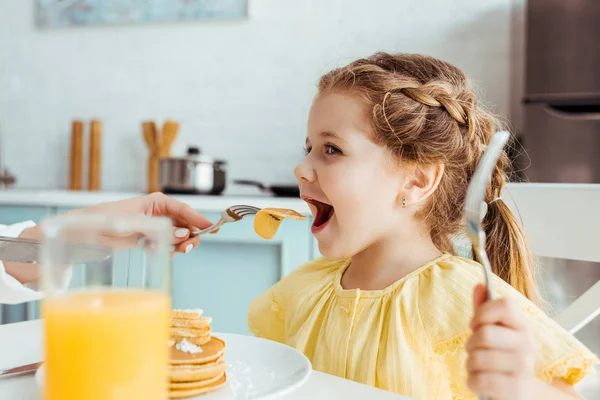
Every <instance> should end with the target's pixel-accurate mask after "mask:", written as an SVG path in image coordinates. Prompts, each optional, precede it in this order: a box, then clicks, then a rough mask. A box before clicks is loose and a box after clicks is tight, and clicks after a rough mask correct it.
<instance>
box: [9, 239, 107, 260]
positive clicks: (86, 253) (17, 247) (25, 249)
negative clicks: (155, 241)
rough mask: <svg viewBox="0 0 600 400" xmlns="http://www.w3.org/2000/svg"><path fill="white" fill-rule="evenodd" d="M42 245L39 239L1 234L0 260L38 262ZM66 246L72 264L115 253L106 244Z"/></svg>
mask: <svg viewBox="0 0 600 400" xmlns="http://www.w3.org/2000/svg"><path fill="white" fill-rule="evenodd" d="M42 246H43V242H42V241H39V240H33V239H23V238H10V237H5V236H0V260H2V261H12V262H22V263H33V264H37V263H39V262H40V257H41V256H40V251H41V248H42ZM65 248H66V250H65V255H64V256H65V258H67V259H68V262H69V263H71V264H82V263H86V262H91V261H102V260H106V259H108V258H109V257H110V256H111V255H112V254H113V250H112V249H111V248H110V247H105V246H97V245H88V244H78V243H70V244H69V245H68V246H66V247H65Z"/></svg>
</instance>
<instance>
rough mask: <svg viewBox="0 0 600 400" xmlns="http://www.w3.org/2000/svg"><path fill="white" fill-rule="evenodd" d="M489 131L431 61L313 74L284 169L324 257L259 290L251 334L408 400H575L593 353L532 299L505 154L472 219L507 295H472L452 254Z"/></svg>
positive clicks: (469, 267)
mask: <svg viewBox="0 0 600 400" xmlns="http://www.w3.org/2000/svg"><path fill="white" fill-rule="evenodd" d="M497 129H498V124H497V123H496V121H495V120H494V118H493V117H492V116H491V115H490V114H488V113H487V112H485V111H484V110H483V109H482V108H481V106H480V105H479V104H478V103H477V101H476V99H475V95H474V93H473V91H472V90H471V89H470V88H469V87H468V84H467V79H466V78H465V76H464V74H463V73H462V72H461V71H460V70H459V69H458V68H456V67H454V66H452V65H450V64H448V63H445V62H443V61H439V60H436V59H434V58H431V57H426V56H421V55H413V54H396V55H390V54H385V53H378V54H375V55H373V56H372V57H369V58H366V59H361V60H358V61H355V62H353V63H351V64H350V65H348V66H346V67H344V68H339V69H336V70H334V71H332V72H330V73H328V74H326V75H325V76H323V77H322V78H321V81H320V84H319V93H318V95H317V97H316V99H315V100H314V103H313V105H312V108H311V111H310V115H309V119H308V136H307V138H306V158H305V159H304V161H303V162H302V163H301V164H300V165H298V166H297V168H296V171H295V172H296V177H297V178H298V181H299V184H300V190H301V194H302V198H303V199H304V200H305V201H306V202H307V203H308V204H309V205H310V207H311V209H312V211H313V214H314V216H315V220H314V224H313V226H312V232H313V234H314V235H315V236H316V238H317V240H318V242H319V250H320V252H321V253H322V254H323V255H324V256H325V258H320V259H317V260H314V261H312V262H309V263H308V264H307V265H305V266H303V267H301V268H299V269H297V270H296V271H294V272H293V273H291V274H290V275H288V276H287V277H285V278H284V279H282V280H281V281H280V282H279V283H277V284H276V285H275V286H274V287H272V288H271V289H270V290H269V291H267V292H266V293H264V294H263V295H262V296H260V297H259V298H257V299H256V300H255V301H254V302H253V303H252V305H251V307H250V312H249V326H250V329H251V330H252V331H253V332H254V333H255V334H256V335H257V336H261V337H264V338H267V339H271V340H275V341H278V342H282V343H285V344H288V345H290V346H293V347H295V348H296V349H298V350H300V351H302V352H303V353H304V354H305V355H306V356H307V357H308V358H309V359H310V360H311V361H312V364H313V367H314V368H315V369H316V370H319V371H323V372H326V373H329V374H334V375H337V376H340V377H344V378H348V379H352V380H355V381H358V382H362V383H366V384H370V385H374V386H377V387H379V388H382V389H387V390H391V391H394V392H397V393H401V394H404V395H407V396H412V397H414V398H416V399H427V400H429V399H471V398H476V395H475V394H474V393H479V394H481V395H487V396H489V397H490V398H491V399H510V400H518V399H534V398H535V399H567V398H573V397H575V398H577V395H576V393H575V391H574V390H573V388H572V385H574V384H575V383H577V382H578V381H579V380H581V379H582V378H583V377H584V376H585V375H586V374H588V373H589V372H590V371H591V366H592V364H595V363H597V362H598V359H597V358H596V357H595V356H594V355H593V354H592V353H591V352H589V351H588V350H587V349H586V348H585V347H584V346H583V345H582V344H581V343H580V342H578V341H577V340H576V339H575V338H573V337H572V336H571V335H569V334H568V333H567V332H565V331H564V330H563V329H561V328H560V327H559V326H558V325H557V324H556V323H554V322H553V321H552V320H551V319H550V318H549V317H548V316H546V315H545V314H544V313H543V312H542V311H540V310H539V309H538V308H536V306H534V302H535V301H537V300H538V297H539V296H538V291H537V289H536V286H535V282H534V279H533V274H532V271H531V268H532V266H533V264H532V261H531V257H530V251H529V249H528V248H527V246H526V242H525V238H524V235H523V231H522V229H521V227H520V226H519V224H518V223H517V221H516V219H515V217H514V216H513V215H512V214H511V211H510V210H509V208H508V207H507V206H506V205H505V204H504V203H503V201H502V200H501V199H500V195H501V193H502V189H503V185H504V183H505V181H506V173H505V170H506V169H507V167H508V164H509V160H508V158H507V156H506V155H503V156H502V158H501V159H500V161H499V163H498V166H497V168H496V169H495V171H494V175H493V178H492V182H491V185H490V187H489V189H488V193H487V195H486V201H487V203H488V209H487V214H486V216H485V219H484V225H485V230H486V234H487V236H488V240H489V241H488V244H487V251H488V254H489V256H490V259H491V263H492V265H493V266H494V272H495V274H496V276H495V277H494V280H493V291H494V294H495V296H497V297H499V298H504V300H493V301H489V302H484V298H485V294H484V293H485V290H484V289H485V288H484V287H483V286H481V285H480V286H477V284H478V283H479V282H482V281H483V273H482V271H481V266H480V265H479V264H477V263H476V262H474V261H471V260H469V259H465V258H460V257H458V256H456V255H455V250H454V248H453V241H452V238H453V237H454V236H455V235H457V234H459V233H460V232H461V229H462V226H461V224H462V221H463V211H464V206H463V205H464V203H465V195H466V191H467V185H468V183H469V180H470V179H471V177H472V175H473V172H474V170H475V168H476V166H477V163H478V162H479V160H480V159H481V156H482V154H483V151H484V150H485V148H486V145H487V144H488V143H489V141H490V139H491V136H492V135H493V133H494V132H495V131H496V130H497ZM506 299H510V300H506ZM473 304H475V309H474V311H473Z"/></svg>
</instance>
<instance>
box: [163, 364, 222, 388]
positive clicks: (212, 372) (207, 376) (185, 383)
mask: <svg viewBox="0 0 600 400" xmlns="http://www.w3.org/2000/svg"><path fill="white" fill-rule="evenodd" d="M179 367H181V365H179V366H178V367H177V368H176V370H174V371H173V372H172V374H173V375H172V377H173V379H170V380H169V389H195V388H197V387H202V386H208V385H210V384H211V383H214V382H216V381H218V380H219V379H221V378H222V377H223V375H224V374H225V371H226V370H227V364H225V363H224V362H221V363H219V364H216V365H214V366H212V367H206V368H203V369H201V368H196V369H194V368H191V369H188V370H186V369H183V368H179ZM185 367H189V366H187V365H186V366H185ZM169 375H170V376H171V372H169Z"/></svg>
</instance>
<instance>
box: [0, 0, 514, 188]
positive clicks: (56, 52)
mask: <svg viewBox="0 0 600 400" xmlns="http://www.w3.org/2000/svg"><path fill="white" fill-rule="evenodd" d="M33 3H34V0H1V1H0V130H1V132H2V136H3V142H2V154H3V163H4V164H5V165H6V166H8V167H9V169H10V170H11V172H13V173H14V174H15V175H16V176H17V179H18V186H19V187H35V188H64V187H66V185H67V179H68V178H67V177H68V154H69V150H68V149H69V130H70V121H71V120H72V119H73V118H84V119H89V118H92V117H95V118H100V119H102V121H103V123H104V143H103V146H104V158H103V166H102V173H103V188H104V189H108V190H143V189H144V188H145V165H146V161H145V157H146V149H145V145H144V144H143V141H142V139H141V129H140V122H141V121H142V120H144V119H148V118H153V119H156V120H158V121H162V120H164V119H166V118H174V119H176V120H179V121H180V122H181V124H182V126H181V131H180V136H179V138H178V141H177V143H176V146H175V151H178V152H183V151H184V149H185V147H186V146H187V144H191V143H196V144H199V145H200V146H201V147H202V149H203V150H204V151H205V152H206V153H207V154H210V155H213V156H217V157H219V158H224V159H226V160H228V161H229V163H230V165H229V176H230V178H260V179H262V180H264V181H267V182H270V183H275V182H293V181H294V179H293V174H292V169H293V167H294V165H295V163H296V162H298V161H299V160H300V159H301V157H302V146H303V141H304V140H303V138H304V134H305V132H304V129H305V119H306V113H307V110H308V107H309V105H310V101H311V97H312V95H313V93H314V89H315V85H316V82H317V80H318V78H319V75H320V74H321V73H323V72H325V71H327V70H328V69H329V68H331V67H333V66H336V65H338V64H340V63H346V62H348V61H351V60H352V59H353V58H355V57H358V56H363V55H368V54H370V53H372V52H374V51H377V50H388V51H405V52H421V53H427V54H431V55H434V56H437V57H440V58H443V59H446V60H448V61H451V62H453V63H455V64H457V65H458V66H459V67H462V68H463V69H464V70H465V71H466V72H467V73H468V75H470V76H471V77H472V79H473V80H474V81H475V82H476V83H477V84H478V86H479V87H480V88H481V90H482V91H483V92H485V94H486V100H487V101H488V102H490V103H492V104H493V105H495V106H496V110H497V111H499V112H502V113H507V112H508V111H509V99H510V96H511V93H510V89H509V87H510V83H509V82H510V80H509V79H510V60H509V58H510V52H511V34H510V25H511V3H512V0H485V1H481V0H420V1H412V0H369V1H363V0H302V1H293V0H251V3H250V5H251V6H250V15H251V16H250V18H249V20H245V21H235V22H194V23H181V24H158V25H136V26H118V27H93V28H90V27H88V28H71V29H57V30H38V29H36V28H35V27H34V24H33V21H34V9H33ZM366 4H369V5H368V6H367V5H366ZM230 193H231V191H230Z"/></svg>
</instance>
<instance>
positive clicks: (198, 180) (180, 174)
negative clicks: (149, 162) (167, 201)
mask: <svg viewBox="0 0 600 400" xmlns="http://www.w3.org/2000/svg"><path fill="white" fill-rule="evenodd" d="M226 166H227V163H226V162H225V161H223V160H215V159H213V158H211V157H208V156H206V155H203V154H200V149H199V148H198V147H189V148H188V151H187V155H186V156H185V157H167V158H162V159H161V160H160V161H159V185H160V188H161V191H162V192H163V193H168V194H212V195H218V194H221V193H223V191H224V190H225V182H226Z"/></svg>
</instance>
